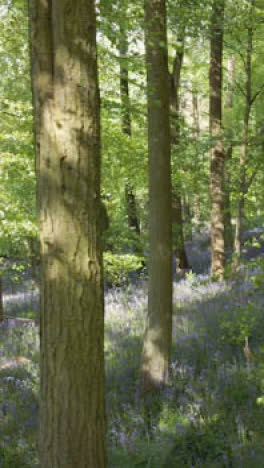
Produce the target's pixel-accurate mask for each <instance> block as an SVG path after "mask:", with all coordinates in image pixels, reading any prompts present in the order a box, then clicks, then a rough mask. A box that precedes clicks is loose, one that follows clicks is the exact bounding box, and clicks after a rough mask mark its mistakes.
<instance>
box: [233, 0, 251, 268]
mask: <svg viewBox="0 0 264 468" xmlns="http://www.w3.org/2000/svg"><path fill="white" fill-rule="evenodd" d="M254 5H255V2H254V0H251V12H250V25H249V27H248V30H247V57H246V89H245V91H246V92H245V95H246V99H245V112H244V126H243V135H242V145H241V152H240V175H239V198H238V207H237V216H236V230H235V238H234V255H233V261H232V269H233V272H234V273H235V272H236V271H237V270H238V268H239V265H240V260H241V244H242V231H243V218H244V208H245V196H246V192H247V190H248V188H247V183H246V164H247V153H248V131H249V118H250V111H251V105H252V101H251V99H252V89H251V62H252V49H253V10H254Z"/></svg>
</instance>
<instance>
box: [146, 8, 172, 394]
mask: <svg viewBox="0 0 264 468" xmlns="http://www.w3.org/2000/svg"><path fill="white" fill-rule="evenodd" d="M145 43H146V63H147V85H148V144H149V202H150V259H149V292H148V317H147V324H146V330H145V336H144V345H143V354H142V363H141V391H142V392H143V394H146V393H148V392H152V391H155V390H156V389H159V388H160V386H162V385H163V384H164V383H165V382H166V380H167V377H168V369H169V362H170V354H171V330H172V232H171V231H172V230H171V206H172V204H171V179H170V177H171V169H170V121H169V89H168V83H169V74H168V56H167V37H166V6H165V0H146V2H145Z"/></svg>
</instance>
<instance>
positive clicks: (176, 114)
mask: <svg viewBox="0 0 264 468" xmlns="http://www.w3.org/2000/svg"><path fill="white" fill-rule="evenodd" d="M178 44H179V45H178V48H177V52H176V54H175V57H174V61H173V70H172V73H171V75H170V82H171V86H170V110H171V144H172V146H173V147H175V149H176V151H177V152H178V151H179V143H180V106H179V90H180V79H181V69H182V63H183V56H184V27H183V28H182V31H180V33H179V37H178ZM179 185H180V183H179V181H178V183H177V186H175V185H174V187H173V190H172V216H173V219H172V223H173V228H174V237H175V252H176V257H177V260H178V268H179V270H180V271H181V270H186V269H188V268H189V263H188V259H187V255H186V252H185V245H184V234H183V216H182V197H181V188H180V186H179Z"/></svg>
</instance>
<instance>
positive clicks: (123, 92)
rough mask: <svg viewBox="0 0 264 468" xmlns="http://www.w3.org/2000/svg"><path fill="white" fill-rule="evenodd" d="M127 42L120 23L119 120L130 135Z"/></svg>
mask: <svg viewBox="0 0 264 468" xmlns="http://www.w3.org/2000/svg"><path fill="white" fill-rule="evenodd" d="M127 53H128V43H127V37H126V32H125V30H124V28H123V27H122V26H121V25H120V43H119V54H120V97H121V122H122V131H123V133H125V134H126V135H129V136H131V133H132V132H131V115H130V99H129V83H128V66H127Z"/></svg>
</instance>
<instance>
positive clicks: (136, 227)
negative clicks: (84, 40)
mask: <svg viewBox="0 0 264 468" xmlns="http://www.w3.org/2000/svg"><path fill="white" fill-rule="evenodd" d="M126 14H127V12H126V10H125V14H124V16H126ZM119 54H120V97H121V125H122V131H123V133H124V134H126V135H128V136H130V137H131V135H132V126H131V112H130V97H129V75H128V40H127V32H126V29H125V27H124V25H123V23H122V20H121V21H120V41H119ZM125 200H126V209H127V221H128V227H129V228H130V229H131V231H132V233H133V235H134V241H135V242H134V243H135V250H136V252H137V253H138V254H140V255H142V249H141V246H140V224H139V219H138V215H137V204H136V197H135V193H134V188H133V185H132V183H131V181H128V182H127V183H126V186H125Z"/></svg>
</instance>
